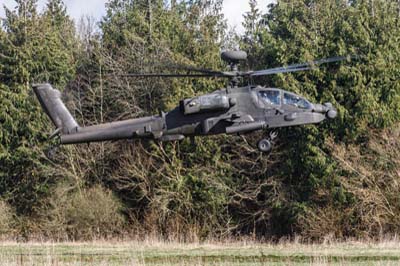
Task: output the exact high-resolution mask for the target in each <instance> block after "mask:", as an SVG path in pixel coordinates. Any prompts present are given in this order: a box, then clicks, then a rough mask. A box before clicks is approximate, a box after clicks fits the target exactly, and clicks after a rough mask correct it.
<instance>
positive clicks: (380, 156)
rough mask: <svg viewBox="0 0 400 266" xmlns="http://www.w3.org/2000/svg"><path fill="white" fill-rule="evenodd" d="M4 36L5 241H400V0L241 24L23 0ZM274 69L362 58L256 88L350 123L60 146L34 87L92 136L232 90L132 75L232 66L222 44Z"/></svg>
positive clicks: (284, 8)
mask: <svg viewBox="0 0 400 266" xmlns="http://www.w3.org/2000/svg"><path fill="white" fill-rule="evenodd" d="M16 2H17V6H16V8H15V9H13V10H9V9H7V8H5V13H6V15H5V18H4V19H2V22H1V28H0V128H1V130H0V199H1V201H0V233H1V234H2V235H3V236H4V237H7V238H13V237H22V238H23V239H25V240H29V239H34V238H37V237H41V238H43V237H44V238H49V239H54V240H68V239H70V240H81V239H93V238H107V237H123V236H126V235H128V236H131V237H146V236H149V235H151V236H154V237H155V238H162V239H174V240H181V241H191V240H201V239H208V238H216V239H223V238H232V237H239V238H240V237H253V238H255V239H266V240H271V239H280V238H281V237H293V236H300V237H302V238H304V239H310V240H319V239H322V238H324V237H326V236H331V237H334V238H339V239H345V238H349V237H354V238H378V237H382V236H384V235H395V234H397V233H399V232H400V203H399V201H398V195H399V192H400V186H399V181H400V172H399V171H400V170H399V169H400V157H399V155H398V150H399V148H400V142H399V135H400V124H399V120H400V82H399V80H400V27H399V26H400V3H399V1H395V0H386V1H383V0H352V1H351V0H339V1H338V0H323V1H315V0H278V1H277V3H276V4H271V5H269V6H268V7H267V6H265V7H263V8H262V9H258V8H257V1H256V0H250V6H251V10H250V11H249V12H247V13H246V14H245V20H244V23H243V26H244V29H245V30H244V33H243V34H238V33H236V32H235V31H233V30H231V29H229V28H228V26H227V23H226V20H225V18H224V16H223V14H222V0H207V1H205V0H191V1H170V2H165V1H162V0H152V1H148V0H110V1H108V3H107V4H106V14H105V16H104V17H103V18H101V19H100V21H98V22H96V21H94V20H93V19H91V18H89V17H83V18H82V19H81V20H80V21H78V22H77V23H74V21H73V20H72V19H71V18H70V17H69V16H68V14H67V12H66V6H65V4H64V3H63V1H62V0H48V2H47V4H46V7H45V8H44V10H43V11H39V10H38V8H37V1H36V0H18V1H16ZM238 48H240V49H242V50H245V51H246V52H247V53H248V54H249V61H248V62H247V64H246V65H243V66H242V67H243V68H245V69H246V68H247V69H264V68H269V67H277V66H281V65H285V64H292V63H297V62H305V61H310V60H314V59H318V58H325V57H331V56H343V55H356V59H355V60H352V61H347V62H344V63H341V64H332V65H330V66H326V67H322V68H320V69H316V70H313V71H309V72H299V73H295V74H279V75H276V76H273V77H268V78H257V79H256V80H253V81H243V85H248V82H253V83H254V84H261V85H264V86H270V87H279V88H282V89H285V90H289V91H293V92H295V93H299V94H301V95H304V96H305V97H307V98H308V99H310V100H311V101H315V102H332V103H333V105H334V106H335V107H337V108H338V111H339V116H338V118H337V119H335V120H334V121H330V122H329V123H324V124H322V125H318V126H305V127H295V128H286V129H282V130H280V131H279V133H280V136H279V139H278V143H277V147H276V149H275V150H274V151H273V152H272V153H271V154H269V155H263V154H260V153H259V152H258V151H257V149H256V148H254V147H255V143H256V141H257V139H259V138H260V136H261V134H262V133H254V134H251V135H245V136H214V137H209V138H201V139H199V140H198V145H197V147H193V146H192V145H191V143H190V141H186V140H185V141H183V142H179V143H168V144H159V143H154V142H150V141H149V142H146V141H136V140H134V141H130V142H127V141H118V142H107V143H97V144H90V145H76V146H66V147H59V148H57V149H54V146H56V145H57V140H49V139H48V136H49V133H51V132H49V131H50V129H51V128H52V125H51V124H50V121H49V120H48V118H47V117H46V116H45V114H44V112H43V111H42V110H41V108H40V106H39V104H38V102H37V100H36V99H35V97H34V95H33V93H32V89H31V85H32V84H33V83H42V82H49V83H51V84H53V86H54V87H56V88H58V89H60V90H61V91H62V92H63V95H64V99H65V102H66V103H67V105H68V107H69V109H70V110H71V112H72V113H73V114H74V116H75V117H76V119H77V120H78V121H79V123H80V124H82V125H92V124H96V123H101V122H107V121H115V120H121V119H125V118H135V117H140V116H143V115H149V114H154V113H157V112H158V111H161V110H163V111H166V110H169V109H171V108H173V107H174V106H175V105H176V104H177V103H178V102H179V100H182V99H184V98H188V97H192V96H194V95H200V94H203V93H206V92H210V91H213V90H216V89H219V88H222V87H224V86H225V84H224V82H223V81H220V80H215V79H168V80H165V79H153V80H148V79H132V78H129V77H124V76H123V74H124V73H129V72H163V71H166V70H168V69H169V67H170V66H171V65H180V64H185V65H192V66H196V67H202V68H207V69H224V68H225V67H226V66H225V65H224V64H223V62H221V60H220V57H219V54H220V52H221V50H223V49H238Z"/></svg>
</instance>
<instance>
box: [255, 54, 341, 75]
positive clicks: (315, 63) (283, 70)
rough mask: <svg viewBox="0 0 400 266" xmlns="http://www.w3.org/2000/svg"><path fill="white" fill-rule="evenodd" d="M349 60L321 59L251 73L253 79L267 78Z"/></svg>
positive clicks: (338, 57)
mask: <svg viewBox="0 0 400 266" xmlns="http://www.w3.org/2000/svg"><path fill="white" fill-rule="evenodd" d="M347 58H348V57H347V56H337V57H331V58H324V59H319V60H315V61H311V62H307V63H301V64H293V65H290V66H286V67H276V68H270V69H265V70H258V71H254V72H251V73H250V76H251V77H256V76H267V75H274V74H279V73H291V72H298V71H305V70H311V69H313V68H315V67H319V66H320V65H322V64H328V63H333V62H339V61H343V60H346V59H347Z"/></svg>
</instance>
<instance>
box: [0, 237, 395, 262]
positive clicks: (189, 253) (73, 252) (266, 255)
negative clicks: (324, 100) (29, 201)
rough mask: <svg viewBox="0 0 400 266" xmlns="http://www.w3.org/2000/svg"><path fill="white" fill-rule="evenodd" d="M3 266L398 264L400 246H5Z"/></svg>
mask: <svg viewBox="0 0 400 266" xmlns="http://www.w3.org/2000/svg"><path fill="white" fill-rule="evenodd" d="M0 265H1V266H3V265H4V266H5V265H7V266H13V265H21V266H22V265H32V266H33V265H35V266H36V265H49V266H50V265H55V266H56V265H57V266H63V265H74V266H75V265H82V266H86V265H111V266H119V265H190V266H195V265H400V243H397V242H385V243H380V244H363V243H356V242H354V243H346V244H326V245H301V244H278V245H268V244H251V243H229V244H212V243H207V244H174V243H159V242H125V243H117V242H116V243H112V242H95V243H68V244H51V243H43V244H39V243H31V244H17V243H6V242H4V243H1V244H0Z"/></svg>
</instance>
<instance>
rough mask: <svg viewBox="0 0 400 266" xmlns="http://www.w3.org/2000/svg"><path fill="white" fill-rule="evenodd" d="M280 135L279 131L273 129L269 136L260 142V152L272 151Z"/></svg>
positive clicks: (258, 145)
mask: <svg viewBox="0 0 400 266" xmlns="http://www.w3.org/2000/svg"><path fill="white" fill-rule="evenodd" d="M277 137H278V133H277V132H275V131H272V132H271V133H269V138H265V139H262V140H260V141H259V142H258V144H257V147H258V150H259V151H260V152H263V153H269V152H271V151H272V147H273V143H274V140H275V139H276V138H277Z"/></svg>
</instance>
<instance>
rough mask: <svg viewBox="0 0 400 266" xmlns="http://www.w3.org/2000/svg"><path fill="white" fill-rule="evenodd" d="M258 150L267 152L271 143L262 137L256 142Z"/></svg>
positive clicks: (270, 148)
mask: <svg viewBox="0 0 400 266" xmlns="http://www.w3.org/2000/svg"><path fill="white" fill-rule="evenodd" d="M257 147H258V150H259V151H260V152H264V153H268V152H270V151H271V150H272V143H271V141H269V140H268V139H262V140H260V141H259V142H258V144H257Z"/></svg>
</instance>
